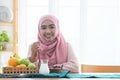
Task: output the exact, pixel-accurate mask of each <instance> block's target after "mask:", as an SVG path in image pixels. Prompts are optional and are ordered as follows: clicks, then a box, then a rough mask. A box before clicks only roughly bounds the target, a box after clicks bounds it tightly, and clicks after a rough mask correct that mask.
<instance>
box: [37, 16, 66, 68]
mask: <svg viewBox="0 0 120 80" xmlns="http://www.w3.org/2000/svg"><path fill="white" fill-rule="evenodd" d="M45 20H51V21H52V22H53V23H54V24H55V26H56V35H57V36H56V38H55V40H53V41H51V42H47V41H46V40H44V39H43V38H42V36H41V34H40V29H41V28H40V27H41V25H42V23H43V21H45ZM38 40H39V41H40V42H41V45H40V50H39V52H38V58H39V60H40V59H48V60H49V62H48V65H49V66H52V65H54V64H62V63H64V62H66V61H67V43H66V41H65V40H64V38H63V36H62V34H61V33H60V31H59V22H58V19H57V18H56V17H55V16H53V15H45V16H42V17H41V19H40V21H39V25H38Z"/></svg>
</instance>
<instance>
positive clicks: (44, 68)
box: [39, 59, 50, 74]
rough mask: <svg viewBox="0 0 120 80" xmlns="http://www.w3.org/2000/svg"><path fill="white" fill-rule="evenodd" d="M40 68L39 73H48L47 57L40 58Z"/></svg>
mask: <svg viewBox="0 0 120 80" xmlns="http://www.w3.org/2000/svg"><path fill="white" fill-rule="evenodd" d="M40 63H41V64H40V68H39V73H40V74H49V72H50V71H49V67H48V59H41V60H40Z"/></svg>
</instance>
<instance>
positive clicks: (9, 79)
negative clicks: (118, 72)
mask: <svg viewBox="0 0 120 80" xmlns="http://www.w3.org/2000/svg"><path fill="white" fill-rule="evenodd" d="M0 80H119V79H110V78H109V79H93V78H88V79H84V78H70V79H67V78H0Z"/></svg>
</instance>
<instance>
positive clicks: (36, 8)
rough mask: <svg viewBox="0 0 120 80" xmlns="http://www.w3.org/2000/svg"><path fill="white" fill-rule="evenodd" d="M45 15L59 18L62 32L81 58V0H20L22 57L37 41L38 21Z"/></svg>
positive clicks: (20, 47)
mask: <svg viewBox="0 0 120 80" xmlns="http://www.w3.org/2000/svg"><path fill="white" fill-rule="evenodd" d="M68 3H69V4H68ZM44 14H53V15H55V16H57V17H58V19H59V23H60V26H61V27H60V31H61V32H62V33H63V35H64V37H65V39H66V40H67V41H68V42H69V43H71V45H72V46H73V50H74V52H75V54H76V55H77V56H78V57H79V55H80V0H35V1H33V0H19V26H20V27H18V30H19V36H18V37H19V41H18V43H19V46H18V47H19V50H18V51H19V53H20V56H21V57H26V56H27V53H28V47H29V45H30V44H32V43H33V42H34V41H36V40H37V37H36V36H37V33H38V30H37V26H38V21H39V18H40V17H41V16H42V15H44ZM70 18H71V19H70ZM51 28H52V27H51ZM53 29H54V28H53ZM73 33H74V34H73ZM49 36H50V35H49ZM49 36H47V37H49ZM24 53H25V54H24ZM23 54H24V55H23Z"/></svg>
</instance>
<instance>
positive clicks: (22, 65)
mask: <svg viewBox="0 0 120 80" xmlns="http://www.w3.org/2000/svg"><path fill="white" fill-rule="evenodd" d="M19 67H22V68H25V67H27V66H26V65H25V64H20V65H19Z"/></svg>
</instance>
